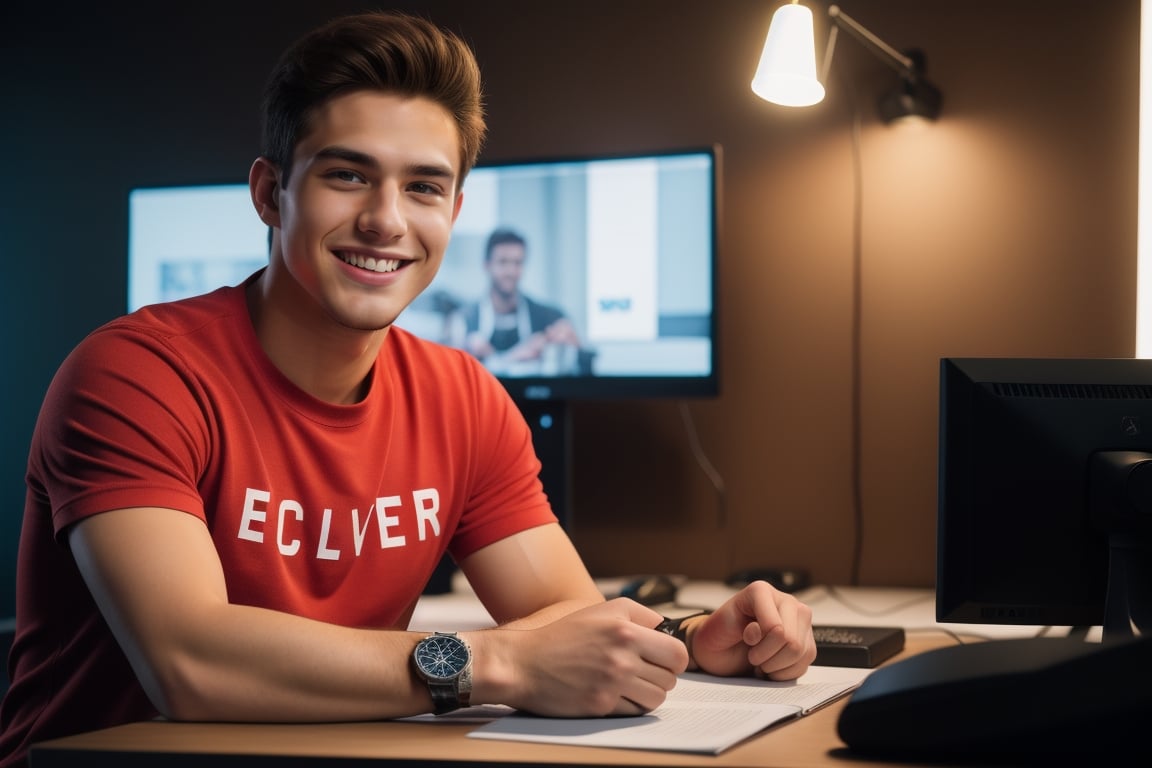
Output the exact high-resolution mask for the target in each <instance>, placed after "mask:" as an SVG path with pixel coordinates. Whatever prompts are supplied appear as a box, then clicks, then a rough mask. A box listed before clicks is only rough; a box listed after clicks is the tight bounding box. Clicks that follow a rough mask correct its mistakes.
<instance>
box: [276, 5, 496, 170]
mask: <svg viewBox="0 0 1152 768" xmlns="http://www.w3.org/2000/svg"><path fill="white" fill-rule="evenodd" d="M358 90H375V91H385V92H389V93H397V94H401V95H404V96H422V97H425V98H428V99H431V100H432V101H434V102H436V103H437V104H439V105H441V106H442V107H444V108H445V109H446V110H448V112H449V113H451V115H452V117H453V119H454V120H455V121H456V127H457V131H458V133H459V136H460V183H463V181H464V177H465V176H467V175H468V172H469V171H470V170H471V169H472V166H473V165H475V164H476V158H477V157H478V156H479V154H480V148H481V146H483V144H484V136H485V133H486V131H487V127H486V125H485V122H484V104H483V93H482V88H481V79H480V67H479V65H477V63H476V58H475V56H474V55H473V54H472V50H471V49H470V48H469V47H468V46H467V44H465V43H464V42H463V41H462V40H461V39H460V38H459V37H458V36H456V35H455V34H453V33H452V32H449V31H446V30H444V29H441V28H440V27H438V26H436V25H435V24H433V23H432V22H430V21H428V20H427V19H423V18H419V17H416V16H411V15H408V14H403V13H385V12H379V13H363V14H355V15H351V16H343V17H340V18H336V19H333V20H332V21H329V22H328V23H326V24H324V25H323V26H321V27H318V28H317V29H315V30H313V31H312V32H310V33H309V34H307V35H305V36H304V37H302V38H300V39H299V40H297V41H296V42H295V43H293V44H292V46H290V47H289V48H288V49H287V50H286V51H285V52H284V54H283V55H282V56H281V57H280V60H279V62H278V63H277V65H276V67H275V68H274V69H273V70H272V74H271V76H270V77H269V79H268V84H267V85H266V86H265V89H264V101H263V110H264V132H263V146H262V148H261V153H262V154H263V155H264V157H266V158H268V159H269V160H271V161H272V162H273V163H275V164H276V165H277V166H278V167H279V168H280V169H281V171H282V174H281V185H286V184H287V182H288V176H289V175H290V174H291V171H292V153H293V152H294V151H295V149H296V144H297V143H298V142H299V141H300V139H301V138H303V137H304V136H306V135H307V134H308V131H309V129H310V125H309V123H310V121H311V119H312V117H313V116H314V115H315V113H316V111H317V110H318V109H319V108H320V107H322V106H323V105H324V104H325V103H326V102H327V101H328V100H330V99H332V98H334V97H336V96H340V95H343V94H345V93H350V92H352V91H358Z"/></svg>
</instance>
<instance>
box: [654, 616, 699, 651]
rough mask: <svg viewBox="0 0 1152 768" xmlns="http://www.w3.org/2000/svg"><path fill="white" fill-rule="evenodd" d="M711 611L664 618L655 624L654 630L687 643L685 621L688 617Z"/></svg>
mask: <svg viewBox="0 0 1152 768" xmlns="http://www.w3.org/2000/svg"><path fill="white" fill-rule="evenodd" d="M711 613H712V611H699V612H697V613H691V614H689V615H687V616H679V617H677V618H675V619H664V621H662V622H660V623H659V624H657V625H656V631H657V632H663V633H664V634H666V635H672V637H674V638H676V639H677V640H679V641H680V642H682V643H684V644H685V645H687V644H688V628H687V627H686V626H684V624H685V622H687V621H688V619H694V618H696V617H697V616H708V615H709V614H711Z"/></svg>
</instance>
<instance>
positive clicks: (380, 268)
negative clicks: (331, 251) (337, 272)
mask: <svg viewBox="0 0 1152 768" xmlns="http://www.w3.org/2000/svg"><path fill="white" fill-rule="evenodd" d="M340 258H341V259H343V260H344V261H345V262H346V263H348V264H353V265H355V266H357V267H360V269H367V270H370V271H372V272H392V271H394V270H395V269H396V268H397V267H399V266H400V260H399V259H376V258H374V257H372V256H368V257H364V256H361V255H360V254H347V253H341V254H340Z"/></svg>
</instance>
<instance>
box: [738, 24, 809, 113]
mask: <svg viewBox="0 0 1152 768" xmlns="http://www.w3.org/2000/svg"><path fill="white" fill-rule="evenodd" d="M752 91H753V92H754V93H755V94H756V95H757V96H759V97H760V98H762V99H764V100H765V101H770V102H772V103H773V104H780V105H782V106H785V107H807V106H810V105H812V104H815V103H817V102H819V101H820V100H822V99H823V98H824V86H823V85H821V84H820V81H819V80H817V79H816V35H815V32H814V31H813V29H812V11H810V10H808V8H806V7H805V6H803V5H797V4H795V3H793V4H790V5H784V6H781V7H780V8H778V9H776V13H774V14H773V15H772V23H771V25H769V27H768V37H767V39H766V40H765V41H764V51H763V52H762V53H761V54H760V65H759V66H758V67H757V68H756V76H755V77H753V78H752Z"/></svg>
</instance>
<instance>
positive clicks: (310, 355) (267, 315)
mask: <svg viewBox="0 0 1152 768" xmlns="http://www.w3.org/2000/svg"><path fill="white" fill-rule="evenodd" d="M267 283H268V274H267V272H265V274H264V275H261V277H260V279H258V280H255V281H253V282H252V284H251V285H249V286H248V294H247V299H248V315H249V317H250V318H251V320H252V325H253V327H254V328H255V330H256V338H257V339H258V340H259V341H260V346H261V347H263V348H264V353H265V354H267V355H268V358H269V359H270V360H271V361H272V364H273V365H275V366H276V367H277V368H279V369H280V371H281V372H282V373H283V374H284V375H285V376H287V377H288V379H289V380H291V381H292V383H294V384H295V385H296V386H298V387H300V388H301V389H302V390H304V391H305V392H307V393H309V394H310V395H312V396H313V397H316V398H318V399H320V400H324V401H326V402H329V403H336V404H350V403H355V402H359V401H360V400H363V399H364V397H365V396H366V395H367V394H368V383H369V379H368V377H369V374H370V373H371V371H372V365H373V364H374V363H375V362H376V354H377V352H379V350H380V345H381V344H383V343H384V337H385V336H386V335H387V333H388V331H387V329H385V330H381V331H355V330H353V329H350V328H342V327H340V326H339V325H337V324H335V323H333V322H332V320H331V319H330V318H327V317H324V318H316V317H309V313H316V312H321V310H320V309H319V308H317V307H316V306H315V304H313V303H312V302H311V301H308V300H306V297H295V298H294V299H293V300H292V301H287V302H286V301H284V300H283V297H280V299H278V300H276V301H273V300H272V299H271V298H270V295H269V294H270V292H271V291H272V290H275V289H273V288H270V287H269V285H268V284H267ZM286 307H290V308H292V310H291V311H288V310H286V309H285V308H286ZM297 310H298V311H297Z"/></svg>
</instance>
